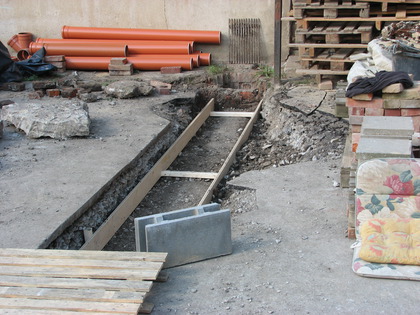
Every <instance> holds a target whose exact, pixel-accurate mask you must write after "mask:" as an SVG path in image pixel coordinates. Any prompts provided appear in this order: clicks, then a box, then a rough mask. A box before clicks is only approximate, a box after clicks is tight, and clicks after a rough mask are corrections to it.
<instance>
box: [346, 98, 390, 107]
mask: <svg viewBox="0 0 420 315" xmlns="http://www.w3.org/2000/svg"><path fill="white" fill-rule="evenodd" d="M346 106H347V107H364V108H383V107H384V106H383V99H381V98H373V99H372V100H370V101H358V100H355V99H352V98H347V99H346Z"/></svg>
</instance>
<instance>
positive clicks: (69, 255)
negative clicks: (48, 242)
mask: <svg viewBox="0 0 420 315" xmlns="http://www.w3.org/2000/svg"><path fill="white" fill-rule="evenodd" d="M167 255H168V254H167V253H153V252H148V253H146V252H123V251H88V250H87V251H83V252H80V251H78V250H60V249H21V248H19V249H18V248H0V256H2V257H45V258H50V259H99V260H135V261H139V262H140V261H159V262H165V260H166V256H167Z"/></svg>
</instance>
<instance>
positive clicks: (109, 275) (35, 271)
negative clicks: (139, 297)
mask: <svg viewBox="0 0 420 315" xmlns="http://www.w3.org/2000/svg"><path fill="white" fill-rule="evenodd" d="M159 271H160V270H125V269H119V270H118V272H116V270H112V269H91V268H65V267H54V266H51V267H34V266H2V267H1V268H0V275H6V276H19V275H22V276H28V277H43V276H45V275H49V276H50V277H62V278H82V279H86V278H88V279H114V278H116V277H118V279H130V280H154V279H156V277H157V275H158V274H159Z"/></svg>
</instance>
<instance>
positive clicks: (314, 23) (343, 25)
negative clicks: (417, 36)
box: [286, 0, 420, 81]
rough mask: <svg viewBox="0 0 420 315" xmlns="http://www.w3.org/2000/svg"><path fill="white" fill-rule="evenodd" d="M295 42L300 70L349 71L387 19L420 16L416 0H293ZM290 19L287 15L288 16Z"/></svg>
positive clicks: (395, 20)
mask: <svg viewBox="0 0 420 315" xmlns="http://www.w3.org/2000/svg"><path fill="white" fill-rule="evenodd" d="M290 15H291V16H293V18H291V19H289V20H292V21H293V22H294V23H295V24H296V27H295V34H294V42H293V43H290V44H289V46H290V47H291V48H297V49H298V54H299V59H300V62H301V64H302V68H303V69H299V70H297V73H299V74H313V75H317V76H318V80H319V81H320V80H321V76H322V75H347V73H348V70H349V69H350V68H351V66H352V65H353V63H354V61H355V59H356V58H355V57H356V55H358V54H360V53H362V52H365V51H366V49H367V45H368V43H369V42H370V41H371V40H372V39H373V38H374V37H375V36H376V35H379V31H380V30H381V29H382V26H383V24H384V23H387V22H398V21H414V20H419V19H420V3H419V2H418V1H413V0H383V1H382V0H381V1H379V0H374V1H355V0H293V10H292V11H291V13H290ZM286 20H287V18H286Z"/></svg>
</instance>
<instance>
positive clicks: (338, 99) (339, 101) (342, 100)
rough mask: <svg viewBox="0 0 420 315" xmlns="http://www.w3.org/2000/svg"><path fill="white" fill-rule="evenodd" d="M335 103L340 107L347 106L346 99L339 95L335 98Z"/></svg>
mask: <svg viewBox="0 0 420 315" xmlns="http://www.w3.org/2000/svg"><path fill="white" fill-rule="evenodd" d="M335 103H336V104H338V105H343V106H346V97H345V96H343V97H339V96H338V95H336V96H335Z"/></svg>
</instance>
